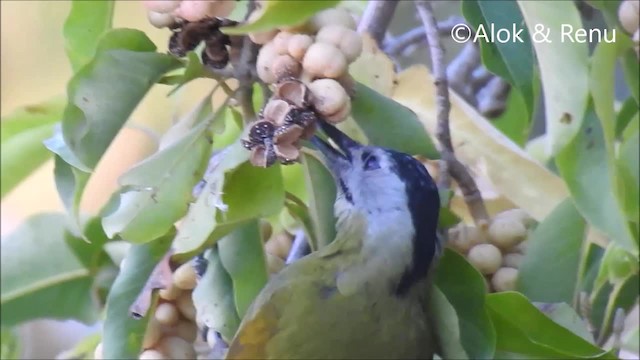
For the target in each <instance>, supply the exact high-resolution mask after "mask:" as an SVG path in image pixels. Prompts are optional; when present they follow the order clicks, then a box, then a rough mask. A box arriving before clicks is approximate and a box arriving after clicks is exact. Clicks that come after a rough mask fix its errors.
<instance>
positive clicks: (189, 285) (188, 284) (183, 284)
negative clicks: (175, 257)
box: [173, 262, 197, 290]
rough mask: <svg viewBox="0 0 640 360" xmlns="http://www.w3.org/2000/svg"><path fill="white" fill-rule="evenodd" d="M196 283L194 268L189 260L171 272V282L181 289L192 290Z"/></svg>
mask: <svg viewBox="0 0 640 360" xmlns="http://www.w3.org/2000/svg"><path fill="white" fill-rule="evenodd" d="M196 283H197V282H196V270H195V269H194V268H193V265H192V264H191V263H190V262H186V263H184V264H182V265H180V266H179V267H178V268H177V269H176V271H174V272H173V284H174V285H175V286H176V287H178V288H180V289H182V290H192V289H193V288H195V287H196Z"/></svg>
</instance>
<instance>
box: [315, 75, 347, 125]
mask: <svg viewBox="0 0 640 360" xmlns="http://www.w3.org/2000/svg"><path fill="white" fill-rule="evenodd" d="M309 90H311V94H312V99H313V100H312V101H313V106H314V107H315V109H316V110H317V111H318V112H319V113H320V114H322V115H324V116H329V115H333V114H336V113H337V112H339V111H340V110H342V109H343V108H344V107H345V106H346V104H347V103H348V102H349V95H347V92H346V91H345V90H344V88H343V87H342V85H340V83H338V82H337V81H335V80H333V79H318V80H316V81H314V82H312V83H311V84H309Z"/></svg>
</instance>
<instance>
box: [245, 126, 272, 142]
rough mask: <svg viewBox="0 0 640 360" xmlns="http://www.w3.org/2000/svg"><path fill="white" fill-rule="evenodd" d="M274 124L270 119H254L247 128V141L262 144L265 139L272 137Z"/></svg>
mask: <svg viewBox="0 0 640 360" xmlns="http://www.w3.org/2000/svg"><path fill="white" fill-rule="evenodd" d="M275 130H276V126H275V125H274V124H273V123H272V122H270V121H265V120H261V121H256V122H254V123H253V124H252V125H251V128H250V129H249V141H251V142H252V143H254V144H264V143H265V140H267V139H272V138H273V134H274V132H275Z"/></svg>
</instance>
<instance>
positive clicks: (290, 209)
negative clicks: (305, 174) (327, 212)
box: [279, 181, 318, 250]
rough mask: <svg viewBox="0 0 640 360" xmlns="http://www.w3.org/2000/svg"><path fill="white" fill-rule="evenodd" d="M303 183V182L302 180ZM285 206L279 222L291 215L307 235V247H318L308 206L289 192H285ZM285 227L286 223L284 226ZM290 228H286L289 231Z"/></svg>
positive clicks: (315, 248) (314, 248)
mask: <svg viewBox="0 0 640 360" xmlns="http://www.w3.org/2000/svg"><path fill="white" fill-rule="evenodd" d="M303 185H305V182H304V181H303ZM285 196H286V200H285V207H286V210H285V211H283V214H284V215H283V216H282V217H281V218H280V219H279V220H280V221H281V222H284V221H282V219H283V218H285V219H286V218H287V217H288V216H291V218H293V219H294V221H296V222H298V223H299V224H300V225H301V226H302V229H303V230H304V233H305V236H306V237H307V239H308V240H307V242H308V243H309V247H310V248H311V249H312V250H317V249H318V240H317V237H316V233H315V228H314V225H313V220H312V219H311V215H310V214H309V207H308V206H307V205H306V204H305V203H304V202H303V201H302V200H300V199H299V198H297V197H296V196H295V195H293V194H291V193H286V194H285ZM284 227H285V229H287V227H286V225H285V226H284ZM289 230H290V229H287V231H289Z"/></svg>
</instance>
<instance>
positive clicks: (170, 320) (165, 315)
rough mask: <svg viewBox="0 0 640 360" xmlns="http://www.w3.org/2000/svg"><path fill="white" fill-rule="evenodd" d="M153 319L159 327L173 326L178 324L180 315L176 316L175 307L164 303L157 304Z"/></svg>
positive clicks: (176, 310)
mask: <svg viewBox="0 0 640 360" xmlns="http://www.w3.org/2000/svg"><path fill="white" fill-rule="evenodd" d="M154 317H155V318H156V320H158V323H160V324H161V325H167V326H173V325H175V324H177V323H178V320H179V319H180V314H178V309H176V307H175V305H173V304H172V303H168V302H165V303H161V304H158V306H157V307H156V312H155V314H154Z"/></svg>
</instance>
